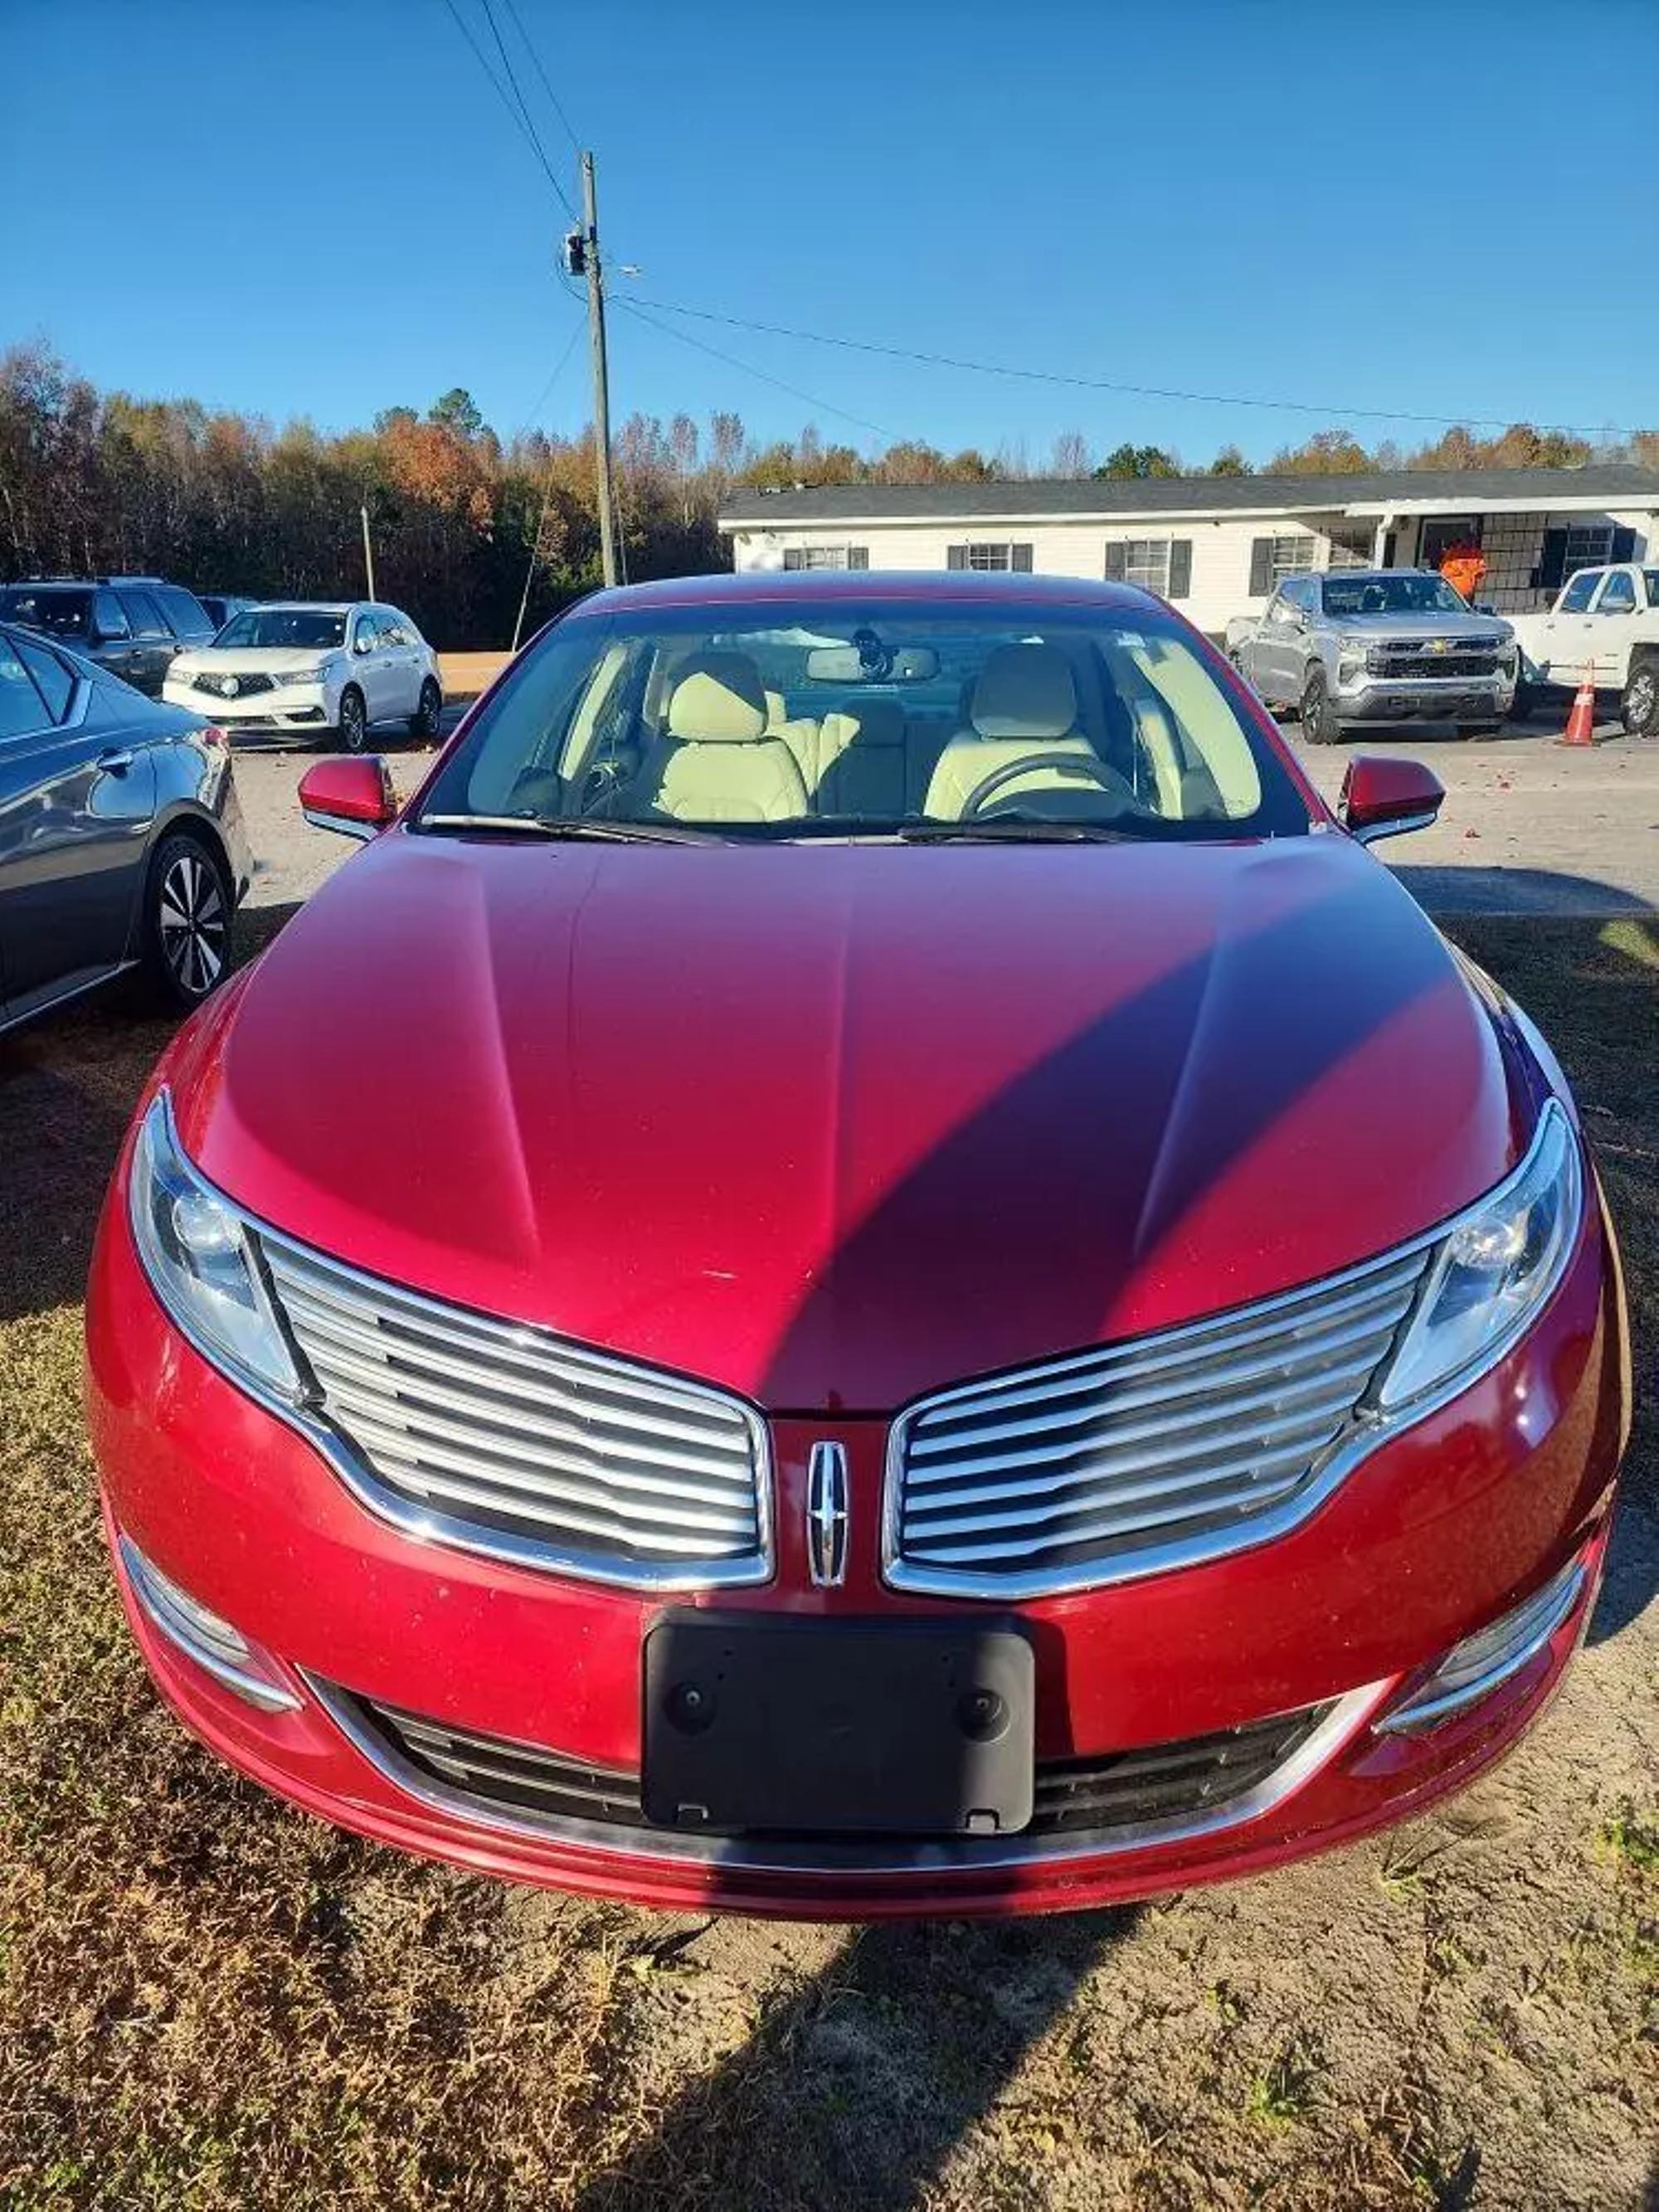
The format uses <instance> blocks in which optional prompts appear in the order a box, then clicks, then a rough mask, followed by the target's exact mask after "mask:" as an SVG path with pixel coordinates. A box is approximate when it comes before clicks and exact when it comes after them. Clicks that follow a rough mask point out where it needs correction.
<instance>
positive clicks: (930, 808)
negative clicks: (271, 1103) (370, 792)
mask: <svg viewBox="0 0 1659 2212" xmlns="http://www.w3.org/2000/svg"><path fill="white" fill-rule="evenodd" d="M796 612H797V610H796V609H795V608H794V607H784V606H779V605H773V606H770V607H769V606H768V605H765V604H764V603H763V602H758V601H757V602H756V603H754V604H751V605H747V606H741V607H735V608H730V607H728V608H726V609H723V610H722V611H721V616H720V620H719V621H718V623H714V622H712V621H711V611H710V610H709V609H708V608H706V607H705V608H701V609H695V610H694V609H688V610H677V611H658V610H652V611H649V612H644V613H641V615H639V616H635V617H622V618H611V619H607V618H605V617H602V616H593V617H583V616H576V617H569V618H567V619H566V620H565V621H564V622H562V623H558V624H557V625H556V626H555V628H554V629H551V630H550V632H549V633H548V634H547V635H546V636H545V637H544V639H543V640H542V641H541V642H540V643H539V644H538V645H537V646H535V647H532V649H531V650H530V651H529V652H528V653H526V654H525V656H524V657H523V659H521V660H520V663H519V664H518V665H517V666H516V668H515V670H514V671H513V674H512V675H511V676H510V677H509V678H508V680H507V684H505V685H504V686H503V688H502V689H501V690H500V691H499V692H498V693H497V694H496V696H495V698H494V699H493V700H492V701H491V702H490V703H489V706H488V707H487V708H485V709H484V711H483V713H482V714H480V715H479V716H478V718H477V720H475V722H474V723H473V725H472V727H471V730H470V731H469V732H468V733H467V737H466V738H465V742H464V743H463V744H462V745H461V746H460V748H459V750H458V751H457V752H456V753H455V754H454V755H453V757H451V759H450V760H449V761H448V762H447V763H446V764H445V765H444V767H443V768H442V769H441V772H440V773H439V775H437V777H436V778H435V781H434V782H433V784H432V786H431V787H430V789H429V790H428V792H427V793H426V795H425V797H424V799H423V800H422V805H421V807H420V810H419V812H418V815H417V817H416V823H415V826H416V827H421V826H425V827H428V828H433V829H436V828H439V827H445V828H462V827H465V826H466V824H467V823H468V821H469V820H472V821H479V820H480V818H481V817H483V818H487V821H488V823H489V826H491V827H494V828H495V829H501V828H504V827H506V828H510V827H511V825H512V823H513V820H514V819H520V818H521V819H523V820H525V821H526V822H527V823H541V824H544V825H545V824H555V825H578V826H587V827H590V828H591V829H592V830H593V832H594V833H595V834H599V832H600V831H601V830H602V829H604V828H605V826H606V825H610V827H611V834H616V832H617V827H618V825H623V824H653V823H657V824H672V823H680V824H689V825H694V826H696V827H699V828H703V829H718V830H719V831H720V832H721V833H723V834H727V835H731V834H744V835H751V836H785V837H793V836H799V837H806V836H904V835H946V834H952V833H958V832H959V833H962V834H973V835H981V836H982V835H991V834H998V833H999V825H1001V831H1000V834H1016V833H1017V832H1024V834H1037V835H1042V834H1045V830H1046V831H1047V832H1051V833H1052V834H1054V835H1056V836H1066V835H1070V836H1081V835H1095V834H1100V835H1106V834H1110V835H1113V836H1133V837H1145V838H1152V837H1171V838H1173V837H1188V838H1202V837H1225V836H1250V835H1264V834H1268V835H1277V834H1283V833H1292V834H1293V833H1296V832H1299V831H1303V830H1305V829H1307V827H1308V814H1307V810H1306V808H1305V806H1304V804H1303V802H1302V800H1301V799H1300V798H1299V797H1298V796H1297V791H1296V787H1295V786H1294V784H1293V783H1292V782H1291V779H1290V777H1289V775H1287V774H1286V772H1285V769H1284V767H1283V766H1282V765H1281V763H1279V760H1278V759H1277V758H1276V757H1275V756H1274V754H1273V750H1272V747H1271V745H1270V744H1269V743H1268V742H1267V739H1266V738H1264V737H1263V736H1262V735H1261V733H1260V732H1257V731H1256V730H1255V729H1254V728H1253V727H1252V726H1251V725H1250V723H1249V717H1248V715H1247V714H1245V712H1244V711H1243V709H1242V708H1239V707H1237V706H1236V705H1235V703H1234V701H1233V699H1232V697H1231V694H1230V692H1229V691H1228V690H1227V689H1226V687H1225V684H1223V683H1222V681H1221V680H1220V679H1219V678H1218V677H1217V676H1216V675H1215V674H1214V673H1212V671H1211V669H1210V667H1209V666H1208V665H1206V661H1205V660H1204V659H1203V658H1202V657H1201V655H1200V653H1199V652H1198V651H1196V650H1195V649H1194V646H1193V645H1192V644H1191V642H1190V641H1188V639H1187V638H1186V637H1185V636H1184V635H1182V632H1181V630H1180V629H1177V628H1176V626H1175V625H1174V624H1173V623H1165V622H1164V620H1163V619H1162V618H1160V617H1158V615H1156V614H1155V613H1153V612H1152V611H1150V610H1149V611H1147V612H1146V614H1144V615H1142V614H1139V613H1137V614H1135V615H1133V616H1132V617H1124V616H1122V615H1121V614H1119V613H1117V612H1116V611H1112V612H1110V613H1107V612H1104V611H1097V610H1092V609H1087V608H1068V609H1065V610H1059V611H1053V612H1050V611H1048V610H1047V609H1035V610H1034V609H1030V608H1023V607H1018V606H1012V605H1011V606H1008V607H1006V609H1005V608H994V609H987V608H986V607H984V606H982V605H979V606H975V607H974V608H973V609H971V610H969V609H965V608H963V609H960V610H952V609H950V608H948V607H940V606H939V605H936V604H934V603H928V604H927V605H924V606H921V607H919V606H917V605H915V603H911V602H898V603H894V604H887V605H884V604H882V603H880V602H879V601H874V602H872V603H870V604H869V605H862V606H860V605H857V604H856V603H854V602H848V601H846V600H840V599H838V600H836V602H834V603H833V605H829V604H827V605H825V606H824V607H823V610H822V611H819V610H817V609H816V608H814V609H812V610H811V611H810V612H805V613H804V614H803V615H802V617H801V618H800V619H791V618H790V617H793V616H794V615H795V614H796ZM1034 825H1035V829H1034ZM480 826H482V823H481V825H480Z"/></svg>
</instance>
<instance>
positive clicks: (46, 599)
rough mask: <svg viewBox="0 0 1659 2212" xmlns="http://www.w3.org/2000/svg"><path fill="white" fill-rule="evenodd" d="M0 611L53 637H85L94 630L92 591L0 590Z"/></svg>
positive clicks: (14, 620)
mask: <svg viewBox="0 0 1659 2212" xmlns="http://www.w3.org/2000/svg"><path fill="white" fill-rule="evenodd" d="M0 614H4V615H7V616H8V617H9V618H10V619H11V620H12V621H13V622H15V623H23V624H25V626H26V627H27V628H28V629H40V630H46V631H49V632H50V633H51V635H52V636H53V637H82V638H84V637H86V636H88V635H90V631H91V625H92V593H91V592H31V591H17V590H13V591H9V592H0Z"/></svg>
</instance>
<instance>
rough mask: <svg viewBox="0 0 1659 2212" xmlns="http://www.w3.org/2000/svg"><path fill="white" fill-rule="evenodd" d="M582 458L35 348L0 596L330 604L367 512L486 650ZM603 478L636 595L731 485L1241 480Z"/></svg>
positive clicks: (1063, 449)
mask: <svg viewBox="0 0 1659 2212" xmlns="http://www.w3.org/2000/svg"><path fill="white" fill-rule="evenodd" d="M593 458H594V456H593V440H592V434H591V432H589V431H584V432H583V433H582V434H581V435H579V436H576V437H574V438H563V437H549V436H548V435H545V434H544V432H542V431H540V430H532V431H527V432H520V434H518V435H515V436H513V438H512V439H510V440H509V441H506V442H505V443H504V442H503V441H502V440H501V438H500V437H499V436H498V435H496V433H495V431H494V430H493V429H491V428H489V425H488V424H487V423H486V422H484V421H483V418H482V416H480V414H479V411H478V410H477V407H476V406H475V405H474V404H473V402H472V400H471V398H470V397H469V396H468V394H467V393H466V392H465V391H462V390H459V389H457V390H454V391H452V392H447V393H446V394H445V395H444V396H443V397H442V398H440V399H439V400H437V401H436V402H435V403H434V404H433V405H432V406H430V407H429V408H428V409H427V410H426V411H425V412H424V413H421V412H418V411H417V410H415V409H414V408H412V407H403V406H398V407H391V408H388V409H387V410H386V411H385V412H384V413H382V414H380V415H378V416H376V417H375V419H374V424H373V427H372V428H368V429H362V430H346V431H341V432H337V433H327V432H324V431H320V430H319V429H317V428H315V427H314V426H313V424H312V423H310V422H306V421H303V420H299V421H294V422H286V423H284V424H283V425H282V426H281V427H280V428H276V427H274V426H273V425H272V424H271V423H270V422H268V421H266V420H265V419H264V418H263V417H260V416H246V415H239V414H234V413H230V412H228V411H225V410H215V409H211V408H208V407H204V406H203V405H202V404H201V403H200V402H199V401H197V400H193V399H137V398H131V397H130V396H129V395H128V394H126V393H125V392H100V391H98V390H97V389H96V388H95V386H93V385H92V384H91V383H89V382H88V380H86V379H85V378H84V377H81V376H77V375H76V374H74V373H73V372H72V371H71V370H70V368H67V367H66V366H65V365H64V362H62V361H60V360H59V359H58V357H57V356H56V355H55V354H54V353H53V352H52V350H51V349H50V348H48V347H46V346H45V345H42V344H32V345H26V346H19V347H15V348H14V349H12V350H11V351H9V352H8V353H6V354H4V355H3V356H0V576H7V577H10V576H19V575H38V574H80V575H86V574H106V573H112V572H137V573H141V574H151V573H153V574H160V575H164V576H167V577H169V578H171V579H173V580H177V581H179V582H181V583H185V584H187V585H191V586H194V587H195V588H197V590H200V591H221V592H240V593H246V594H248V595H250V596H261V597H276V596H278V595H281V596H285V597H294V598H322V597H327V598H338V597H344V596H351V595H356V594H358V593H361V592H362V591H363V590H364V589H365V583H364V576H363V556H362V524H361V520H360V511H361V509H362V507H368V513H369V520H370V529H371V533H372V537H373V541H374V557H375V584H376V589H377V590H378V592H379V593H380V597H381V598H383V599H391V600H393V601H395V602H396V603H397V604H398V605H401V606H404V607H406V608H407V609H408V611H409V612H410V614H412V615H413V616H414V617H415V618H416V621H417V622H418V623H420V624H421V626H422V629H424V630H425V631H426V632H427V634H428V636H430V637H431V638H432V639H433V640H434V641H435V643H437V644H439V645H441V646H445V647H457V646H467V645H499V644H501V643H504V642H505V641H507V639H508V638H509V637H510V636H511V635H512V634H513V629H514V627H515V624H516V623H517V621H518V619H519V616H520V605H521V602H522V601H523V599H524V594H525V587H526V578H527V577H528V578H529V579H530V580H531V586H530V592H529V599H528V605H527V609H526V623H527V625H528V626H530V627H533V626H534V624H535V623H538V622H540V621H543V620H544V619H545V618H546V617H547V616H548V615H549V614H550V613H552V612H554V611H556V609H557V608H559V607H560V606H562V605H565V604H567V603H568V601H569V600H570V599H573V598H574V597H575V596H577V595H578V594H579V593H580V592H584V591H586V590H589V589H591V588H592V586H593V585H595V584H596V583H597V582H598V581H599V532H598V524H597V520H596V513H595V503H594V466H593ZM1590 459H1634V460H1637V461H1639V462H1643V463H1644V464H1645V465H1649V466H1654V467H1659V432H1651V431H1650V432H1644V433H1641V434H1638V435H1637V436H1635V437H1633V438H1632V439H1630V440H1628V441H1624V442H1622V443H1620V444H1619V445H1617V446H1605V445H1604V446H1601V447H1591V446H1590V445H1589V444H1588V443H1587V442H1585V441H1583V440H1582V439H1577V438H1573V437H1568V436H1565V435H1563V434H1561V433H1559V432H1555V431H1548V430H1546V431H1539V430H1536V429H1534V428H1532V427H1531V426H1530V425H1528V424H1526V423H1516V424H1514V425H1511V427H1510V428H1508V429H1507V430H1505V431H1504V432H1503V434H1502V435H1500V436H1498V437H1495V438H1491V439H1485V440H1483V439H1480V438H1478V437H1476V436H1475V435H1474V433H1473V432H1471V431H1469V430H1468V429H1463V428H1455V429H1451V430H1449V431H1448V432H1447V433H1446V435H1444V436H1443V438H1440V439H1438V440H1437V441H1435V442H1434V443H1433V444H1431V445H1425V446H1423V447H1419V448H1418V449H1416V450H1415V451H1413V452H1408V453H1402V452H1401V450H1400V449H1399V448H1398V447H1393V446H1391V445H1383V446H1379V447H1374V448H1370V449H1368V448H1366V447H1364V446H1362V445H1361V444H1359V443H1358V441H1357V440H1355V439H1354V438H1353V437H1352V435H1350V434H1349V433H1348V432H1346V431H1341V430H1324V431H1320V432H1318V433H1317V434H1316V435H1314V436H1313V437H1311V438H1310V439H1308V440H1307V441H1306V442H1305V443H1304V444H1303V445H1300V446H1297V447H1288V448H1286V449H1285V450H1284V451H1282V452H1280V453H1276V454H1275V455H1274V456H1273V459H1271V460H1270V461H1268V462H1267V463H1265V464H1264V465H1263V468H1264V473H1277V474H1308V473H1318V474H1332V473H1341V472H1346V471H1358V470H1364V469H1376V468H1401V467H1404V468H1415V467H1422V468H1475V467H1487V468H1490V467H1517V468H1518V467H1549V466H1555V467H1561V466H1568V465H1572V464H1574V463H1577V462H1582V461H1586V460H1590ZM613 465H614V470H615V476H616V481H617V495H618V505H619V507H620V511H621V518H622V527H623V544H624V550H625V555H626V560H627V567H628V573H629V576H630V577H631V578H632V579H634V580H641V579H643V578H646V577H650V576H664V575H675V574H686V573H688V572H694V571H696V570H699V569H708V568H724V567H726V565H728V559H729V556H728V554H727V552H726V549H725V548H724V547H723V545H722V543H721V541H720V536H719V533H718V531H717V530H716V527H715V521H716V517H717V516H718V514H719V513H720V507H721V504H722V502H723V501H725V500H726V498H727V496H728V495H729V494H730V493H731V492H732V490H733V489H734V488H736V487H738V486H748V487H760V488H766V487H772V488H778V489H784V488H792V487H793V486H795V485H816V484H832V483H861V482H874V483H951V482H971V483H986V482H991V481H994V480H996V479H1000V478H1017V477H1085V476H1090V475H1093V476H1097V477H1152V476H1176V475H1182V474H1201V473H1206V472H1208V473H1212V474H1215V475H1223V476H1225V475H1233V476H1240V475H1248V474H1249V473H1251V466H1250V464H1249V462H1248V461H1247V460H1246V459H1244V457H1243V454H1242V453H1240V452H1239V451H1238V449H1237V447H1224V448H1223V449H1222V451H1221V452H1220V453H1218V454H1216V455H1215V457H1214V458H1213V459H1212V460H1211V461H1209V462H1208V463H1207V464H1203V465H1200V466H1199V467H1197V468H1193V467H1190V466H1184V465H1183V464H1182V461H1181V459H1179V457H1178V456H1176V454H1175V453H1170V452H1168V451H1166V450H1165V449H1164V448H1162V447H1157V446H1146V445H1142V446H1136V445H1133V444H1127V443H1126V444H1120V445H1118V446H1117V447H1115V448H1112V449H1111V450H1109V451H1104V452H1102V451H1100V450H1099V449H1097V447H1094V446H1092V445H1091V442H1090V441H1089V440H1088V439H1087V438H1086V437H1085V435H1084V434H1083V433H1082V432H1080V431H1068V432H1066V434H1065V435H1063V436H1061V437H1060V438H1059V439H1057V440H1056V441H1054V445H1053V447H1052V448H1051V449H1050V450H1049V451H1048V453H1047V454H1046V455H1044V456H1042V458H1041V459H1037V460H1033V459H1031V458H1030V456H1028V454H1027V453H1025V452H1024V450H1023V449H1022V448H1020V447H1018V446H1013V447H1002V448H1000V450H999V451H998V452H996V453H991V454H987V453H980V452H978V451H976V450H975V449H974V448H972V447H969V448H966V449H964V450H963V451H961V452H958V453H945V452H943V451H941V450H940V449H939V448H938V447H933V446H931V445H927V444H926V443H922V442H920V441H914V440H910V441H902V442H900V443H896V444H893V445H890V446H888V447H886V448H885V449H884V451H882V452H880V453H876V454H873V455H872V454H867V453H859V452H857V451H855V450H854V447H851V446H848V445H843V444H836V443H833V442H829V443H826V442H825V441H823V439H822V438H821V437H820V436H819V435H818V433H817V430H816V429H813V428H806V429H805V430H803V431H802V432H801V433H800V435H799V437H797V438H795V439H793V440H780V441H775V442H773V443H771V444H757V443H756V441H754V440H752V439H751V438H750V435H749V434H748V432H747V431H746V430H745V428H744V424H743V422H742V421H741V419H740V418H739V416H737V415H735V414H731V413H717V414H714V415H713V416H710V418H709V420H708V422H707V423H706V424H702V425H700V424H698V423H696V422H694V421H693V420H692V419H691V418H690V416H687V415H677V416H675V417H674V418H673V420H672V421H671V422H670V423H668V424H667V425H666V427H665V426H664V424H663V423H662V422H660V421H659V419H658V418H657V417H656V416H644V415H637V414H636V415H633V416H629V418H628V420H627V421H625V422H623V424H622V426H621V428H620V430H619V431H618V432H617V434H616V436H615V439H614V447H613ZM532 560H533V568H532Z"/></svg>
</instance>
